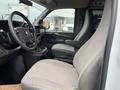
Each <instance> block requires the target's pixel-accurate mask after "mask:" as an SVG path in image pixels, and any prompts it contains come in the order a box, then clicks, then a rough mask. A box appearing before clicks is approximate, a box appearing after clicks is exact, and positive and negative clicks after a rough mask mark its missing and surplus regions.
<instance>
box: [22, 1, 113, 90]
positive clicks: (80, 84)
mask: <svg viewBox="0 0 120 90" xmlns="http://www.w3.org/2000/svg"><path fill="white" fill-rule="evenodd" d="M110 20H111V0H106V5H105V9H104V13H103V17H102V20H101V23H100V25H99V27H98V29H97V31H96V32H95V34H94V35H93V36H92V37H91V38H90V39H89V40H88V41H87V42H86V43H85V44H84V45H83V46H82V47H81V48H80V49H79V50H78V52H77V53H76V55H75V57H74V60H73V65H71V64H68V63H65V62H61V61H58V60H54V59H47V60H42V61H39V62H37V63H36V64H35V65H33V67H32V68H31V69H30V70H29V71H28V72H27V73H26V75H25V76H24V78H23V79H22V81H21V84H22V88H23V90H97V83H98V79H99V76H100V67H101V62H102V60H103V55H104V49H105V44H106V39H107V35H108V30H109V26H110Z"/></svg>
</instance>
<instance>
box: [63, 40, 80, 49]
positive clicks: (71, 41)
mask: <svg viewBox="0 0 120 90" xmlns="http://www.w3.org/2000/svg"><path fill="white" fill-rule="evenodd" d="M65 43H66V44H68V45H70V46H73V47H75V48H80V42H79V41H74V40H66V41H65Z"/></svg>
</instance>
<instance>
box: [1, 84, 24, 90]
mask: <svg viewBox="0 0 120 90" xmlns="http://www.w3.org/2000/svg"><path fill="white" fill-rule="evenodd" d="M0 90H22V88H21V85H19V84H18V85H0Z"/></svg>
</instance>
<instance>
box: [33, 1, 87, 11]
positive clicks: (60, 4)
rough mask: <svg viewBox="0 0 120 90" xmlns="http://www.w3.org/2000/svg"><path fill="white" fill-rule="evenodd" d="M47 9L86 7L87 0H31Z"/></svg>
mask: <svg viewBox="0 0 120 90" xmlns="http://www.w3.org/2000/svg"><path fill="white" fill-rule="evenodd" d="M32 1H34V2H36V3H38V4H41V5H43V6H45V7H47V8H49V9H52V10H53V9H62V8H86V7H87V6H88V3H89V0H32Z"/></svg>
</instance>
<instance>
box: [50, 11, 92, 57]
mask: <svg viewBox="0 0 120 90" xmlns="http://www.w3.org/2000/svg"><path fill="white" fill-rule="evenodd" d="M92 16H93V15H92V13H91V11H89V10H86V14H85V20H84V24H83V27H82V29H81V30H80V32H79V33H78V34H77V36H76V37H75V38H74V40H66V41H65V44H55V45H53V47H52V48H51V50H52V54H53V56H54V57H55V58H67V57H70V56H71V57H73V56H74V54H75V53H76V51H77V49H79V48H80V47H81V46H82V45H83V44H84V43H85V42H86V41H87V40H88V39H89V38H90V37H91V36H92V34H93V32H94V29H93V28H92ZM68 41H71V44H69V43H68ZM68 59H69V58H68ZM71 59H73V58H71Z"/></svg>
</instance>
